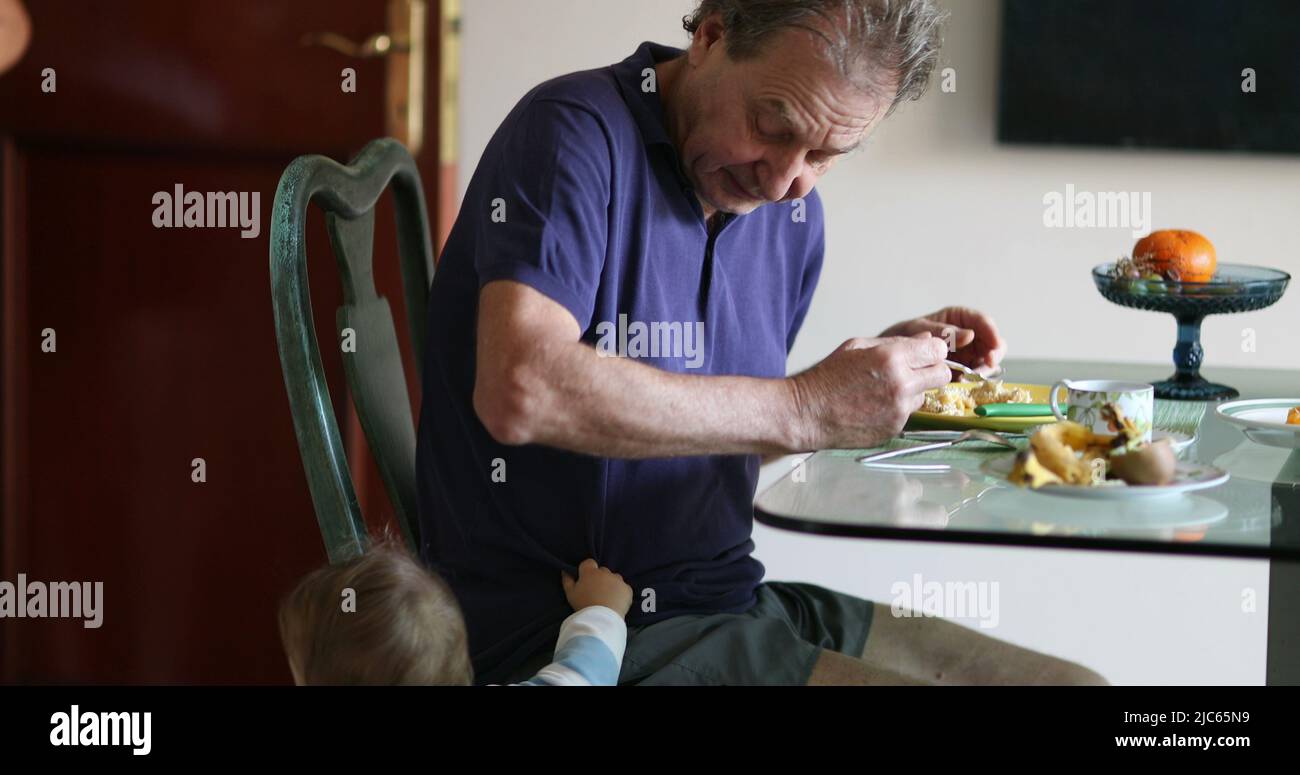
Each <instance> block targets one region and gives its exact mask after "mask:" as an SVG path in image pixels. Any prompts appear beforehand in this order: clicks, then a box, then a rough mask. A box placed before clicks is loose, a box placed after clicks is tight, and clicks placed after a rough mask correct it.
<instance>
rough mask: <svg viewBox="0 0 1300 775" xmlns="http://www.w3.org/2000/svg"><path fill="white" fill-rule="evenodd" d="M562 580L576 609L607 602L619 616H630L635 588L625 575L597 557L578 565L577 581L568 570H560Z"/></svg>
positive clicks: (566, 594) (565, 593) (566, 593)
mask: <svg viewBox="0 0 1300 775" xmlns="http://www.w3.org/2000/svg"><path fill="white" fill-rule="evenodd" d="M560 581H561V583H562V584H564V596H565V597H566V598H568V600H569V605H571V606H573V610H575V611H581V610H582V609H584V608H587V607H588V606H593V605H603V606H605V607H606V608H611V609H613V610H614V611H616V612H617V613H618V615H619V616H627V612H628V609H629V608H631V607H632V588H631V587H629V586H628V585H627V583H626V582H624V581H623V577H622V576H620V575H618V574H617V573H614V572H613V571H611V570H610V569H609V568H604V567H601V566H599V565H597V564H596V561H595V560H591V559H587V560H583V561H582V564H581V565H579V566H578V580H577V581H574V580H573V577H572V576H570V575H569V574H568V573H566V572H564V571H560Z"/></svg>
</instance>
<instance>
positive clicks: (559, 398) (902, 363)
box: [474, 280, 950, 457]
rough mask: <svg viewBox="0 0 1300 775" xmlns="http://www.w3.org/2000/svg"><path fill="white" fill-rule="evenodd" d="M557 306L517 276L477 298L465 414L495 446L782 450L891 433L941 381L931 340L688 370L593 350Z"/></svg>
mask: <svg viewBox="0 0 1300 775" xmlns="http://www.w3.org/2000/svg"><path fill="white" fill-rule="evenodd" d="M581 334H582V332H581V331H580V330H579V328H578V323H577V321H576V320H574V318H573V316H572V315H571V314H570V313H569V311H568V310H567V309H565V308H564V307H563V306H562V305H560V304H558V303H556V302H555V301H553V300H551V299H550V298H548V297H547V296H545V295H544V294H542V293H540V292H538V291H536V290H534V289H532V288H531V287H529V286H527V285H524V284H522V283H518V282H514V281H510V280H498V281H494V282H491V283H488V284H487V285H485V286H484V287H483V289H482V291H481V292H480V294H479V316H478V331H477V350H478V353H477V365H476V374H475V380H474V411H475V412H476V413H477V414H478V416H479V419H480V420H481V421H482V422H483V425H484V426H485V427H486V428H487V430H488V433H490V434H491V435H492V437H493V438H495V439H496V440H497V441H499V442H501V443H503V444H511V445H517V444H545V445H547V446H552V447H558V448H561V449H567V450H571V451H575V452H583V453H586V454H590V455H599V456H603V457H671V456H675V455H705V454H761V455H762V454H788V453H791V452H802V451H808V450H812V449H818V448H822V447H832V446H865V445H869V444H874V443H878V442H879V441H881V440H883V439H885V438H888V437H889V436H892V435H894V434H895V433H897V432H898V429H900V428H901V427H902V425H903V422H905V421H906V419H907V416H908V414H910V413H911V412H912V411H914V410H915V409H916V408H917V407H919V406H920V402H921V395H920V394H921V392H922V391H924V390H925V389H927V388H929V387H936V386H938V385H942V384H945V383H946V382H947V381H948V379H949V377H950V374H949V372H948V370H947V368H946V367H944V366H943V365H942V362H941V361H942V359H943V357H944V356H945V355H946V354H947V347H946V346H945V345H944V344H943V341H942V340H941V339H932V338H930V337H929V336H928V335H926V337H925V340H922V339H920V338H898V339H855V340H850V341H849V342H846V343H845V344H844V345H842V346H841V347H840V348H839V349H838V350H836V351H835V352H834V353H832V354H831V355H830V356H828V357H827V358H826V359H825V360H824V361H822V362H821V363H819V364H818V365H817V366H815V367H813V368H812V369H809V370H808V371H806V372H803V373H802V374H799V375H797V376H795V377H788V378H782V379H762V378H755V377H730V376H699V375H690V374H678V373H674V372H667V371H663V370H661V369H656V368H654V367H652V366H648V365H646V364H643V363H638V362H636V361H633V360H629V359H626V358H609V357H602V356H601V354H599V353H598V352H597V351H596V350H595V348H593V347H590V346H588V345H586V344H584V343H582V342H581V341H580V337H581Z"/></svg>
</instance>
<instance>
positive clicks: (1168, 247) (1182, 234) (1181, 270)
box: [1133, 229, 1218, 283]
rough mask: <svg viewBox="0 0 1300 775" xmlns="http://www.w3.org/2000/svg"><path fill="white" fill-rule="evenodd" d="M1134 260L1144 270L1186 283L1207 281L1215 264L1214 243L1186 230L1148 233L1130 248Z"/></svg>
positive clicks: (1212, 275)
mask: <svg viewBox="0 0 1300 775" xmlns="http://www.w3.org/2000/svg"><path fill="white" fill-rule="evenodd" d="M1133 262H1134V263H1135V264H1137V265H1138V267H1139V268H1140V269H1141V270H1142V271H1144V272H1155V273H1156V274H1158V275H1160V276H1161V277H1164V278H1166V279H1171V280H1172V279H1175V278H1176V279H1177V280H1179V281H1181V282H1185V283H1207V282H1209V281H1210V278H1212V277H1214V268H1215V266H1216V265H1217V264H1218V261H1217V259H1216V257H1215V255H1214V245H1213V244H1212V243H1211V242H1210V241H1209V240H1207V239H1206V238H1205V237H1202V236H1201V235H1200V234H1197V233H1196V232H1194V231H1189V230H1187V229H1161V230H1160V231H1153V232H1151V233H1150V234H1148V235H1147V236H1145V237H1143V238H1142V239H1140V240H1138V243H1137V245H1135V246H1134V247H1133ZM1171 273H1172V274H1171Z"/></svg>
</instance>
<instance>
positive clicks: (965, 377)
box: [943, 361, 1006, 385]
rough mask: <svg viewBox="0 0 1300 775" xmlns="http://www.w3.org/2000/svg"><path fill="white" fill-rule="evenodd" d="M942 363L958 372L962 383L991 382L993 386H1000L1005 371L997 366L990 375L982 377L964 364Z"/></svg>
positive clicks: (954, 362) (955, 362)
mask: <svg viewBox="0 0 1300 775" xmlns="http://www.w3.org/2000/svg"><path fill="white" fill-rule="evenodd" d="M943 363H944V365H945V366H947V367H948V368H950V369H954V370H956V371H960V372H961V379H962V382H992V383H993V384H995V385H1001V384H1002V379H1001V377H1002V375H1003V374H1004V373H1005V372H1006V369H1004V368H1003V367H1001V366H998V367H997V368H996V369H994V370H993V371H992V372H991V373H990V374H988V375H984V374H980V373H979V372H978V371H976V370H974V369H972V368H971V367H969V366H967V365H966V364H964V363H958V362H957V361H944V362H943Z"/></svg>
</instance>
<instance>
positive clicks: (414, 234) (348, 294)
mask: <svg viewBox="0 0 1300 775" xmlns="http://www.w3.org/2000/svg"><path fill="white" fill-rule="evenodd" d="M389 181H392V184H393V195H394V202H395V205H396V213H397V238H398V252H399V253H400V255H401V268H402V284H403V288H404V291H405V297H406V316H407V324H408V325H410V327H411V342H412V345H413V347H414V350H415V358H416V368H417V369H418V370H419V371H421V372H422V371H423V354H424V348H423V346H422V345H423V342H424V326H425V309H426V305H427V298H428V291H429V282H430V281H431V279H432V277H433V252H432V242H431V241H430V239H429V221H428V217H427V216H426V214H425V207H424V191H423V189H422V187H421V185H420V174H419V172H418V170H417V169H416V166H415V161H414V160H412V159H411V156H410V154H409V153H407V151H406V148H404V147H403V146H402V144H401V143H399V142H398V141H396V140H393V139H390V138H385V139H382V140H375V141H373V142H371V143H370V144H368V145H367V146H366V147H365V148H364V149H362V151H361V153H359V154H357V157H356V158H355V159H353V160H352V163H351V164H349V165H348V166H346V167H345V166H343V165H341V164H339V163H337V162H335V161H333V160H332V159H328V158H325V157H324V156H300V157H298V158H297V159H294V161H293V163H292V164H290V165H289V167H288V168H287V169H285V171H284V175H282V176H281V177H280V185H279V186H278V187H277V188H276V191H275V207H274V211H273V213H272V218H271V301H272V305H273V307H274V310H275V336H276V341H277V343H278V344H279V348H280V365H281V367H282V369H283V371H284V385H285V388H286V389H287V390H288V392H289V407H290V409H291V410H292V412H293V427H294V432H295V434H296V435H297V437H298V450H299V452H300V453H301V455H302V463H303V467H304V468H305V469H306V472H307V484H308V486H309V487H310V489H311V497H312V503H313V505H314V507H315V510H316V520H317V522H319V524H320V530H321V535H322V537H323V538H324V539H325V550H326V552H327V554H328V555H329V561H330V562H331V563H339V562H343V561H346V560H348V559H351V558H353V557H356V556H357V555H359V554H361V553H362V552H363V551H365V549H366V546H367V545H368V543H369V539H368V533H367V530H366V525H365V521H364V520H363V519H362V516H361V510H360V508H359V506H358V504H357V495H356V490H355V489H354V487H353V484H352V477H351V475H350V473H349V471H348V462H347V458H346V457H345V456H344V452H343V444H342V441H341V440H340V437H339V428H338V422H337V420H336V418H335V416H334V410H333V404H331V403H330V395H329V387H328V386H327V385H326V383H325V371H324V369H323V368H322V366H321V359H320V349H319V347H318V345H317V341H316V332H315V327H314V325H313V318H312V311H311V294H310V293H309V291H308V284H307V244H306V237H305V232H304V228H305V226H306V223H307V207H308V205H309V204H311V203H313V202H315V203H316V204H317V205H319V206H320V207H321V209H323V210H324V211H325V213H326V223H327V228H328V230H329V236H330V244H331V246H332V247H333V251H334V256H335V258H336V259H337V260H338V267H339V274H340V275H341V277H342V281H343V306H341V307H340V308H339V309H338V312H337V315H336V316H335V323H336V325H337V327H338V331H339V340H338V341H336V342H335V343H332V345H331V346H335V347H342V349H343V365H344V371H345V372H346V374H347V380H348V385H349V386H350V388H351V391H352V396H353V400H354V401H355V403H356V408H357V415H358V416H359V417H360V420H361V427H362V429H363V430H364V431H365V434H366V440H367V441H368V442H369V444H370V450H371V453H372V454H373V455H374V458H375V462H376V464H377V465H378V468H379V473H380V475H381V476H382V477H383V480H384V486H385V488H386V489H387V490H388V496H389V498H390V499H391V501H392V505H393V510H394V512H395V513H396V515H397V520H398V522H399V524H400V527H401V530H402V534H403V537H404V538H405V539H406V542H407V544H408V546H410V548H411V549H412V551H416V550H417V548H418V546H419V525H418V523H417V521H416V496H415V425H414V423H413V421H412V418H411V412H410V406H411V404H410V400H409V394H408V393H407V390H406V380H405V375H404V372H403V369H402V358H401V353H400V351H399V350H398V347H397V331H396V329H395V328H394V327H393V315H392V311H391V310H390V309H389V306H388V301H387V300H386V299H385V298H383V297H382V296H379V294H378V292H377V291H376V289H375V280H374V273H373V270H372V263H371V254H372V240H373V236H374V228H375V211H374V207H375V203H376V202H377V201H378V200H379V196H380V194H382V193H383V191H384V189H385V188H386V187H387V186H388V184H389ZM345 329H352V331H353V332H354V338H353V343H354V345H355V347H354V348H349V347H347V346H344V345H345V344H346V342H347V338H346V337H345V334H344V330H345ZM350 349H353V350H354V351H352V352H349V350H350ZM420 376H423V375H422V374H421V375H420Z"/></svg>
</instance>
